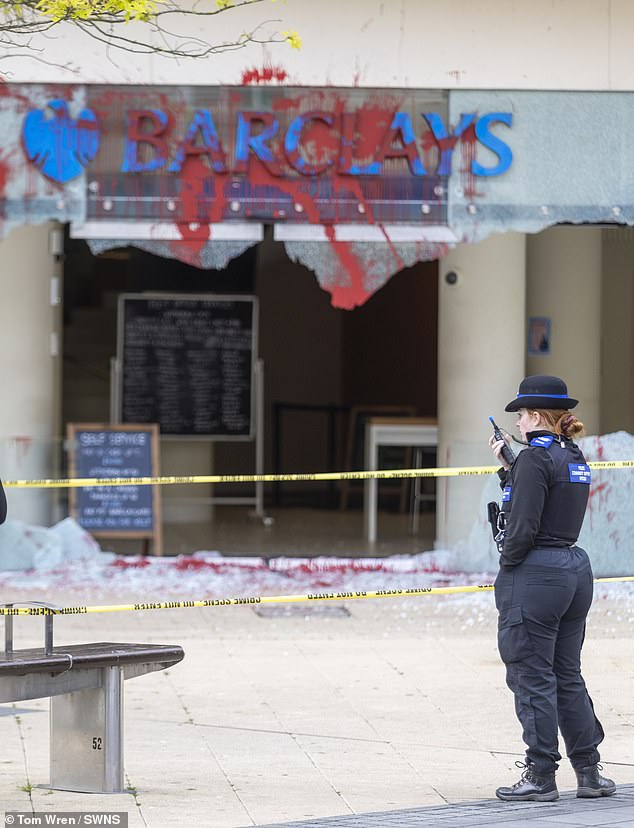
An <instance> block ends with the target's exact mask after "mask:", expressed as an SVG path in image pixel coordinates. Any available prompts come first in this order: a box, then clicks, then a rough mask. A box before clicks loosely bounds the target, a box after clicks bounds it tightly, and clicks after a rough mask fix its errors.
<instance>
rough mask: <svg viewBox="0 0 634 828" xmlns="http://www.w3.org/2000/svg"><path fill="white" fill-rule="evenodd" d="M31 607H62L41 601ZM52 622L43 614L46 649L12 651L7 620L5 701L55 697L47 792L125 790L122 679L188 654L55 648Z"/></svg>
mask: <svg viewBox="0 0 634 828" xmlns="http://www.w3.org/2000/svg"><path fill="white" fill-rule="evenodd" d="M0 606H4V607H9V608H10V607H12V606H13V605H12V604H2V605H0ZM20 606H21V607H22V606H27V603H21V604H20ZM28 606H33V607H41V608H47V609H50V610H58V609H60V608H59V607H55V606H53V605H51V604H44V603H39V602H28ZM35 612H37V610H35ZM53 618H54V615H45V616H44V621H45V642H44V647H38V648H32V649H25V650H14V649H13V616H9V615H6V616H5V618H4V620H5V651H4V653H2V652H0V702H17V701H26V700H27V699H42V698H50V700H51V701H50V784H48V785H44V786H42V787H46V788H53V789H57V790H65V791H80V792H85V793H124V792H125V791H126V789H125V787H124V774H123V681H124V679H131V678H136V677H137V676H142V675H144V674H145V673H151V672H153V671H154V670H163V669H165V668H166V667H171V666H172V665H173V664H177V663H178V662H179V661H181V660H182V658H183V656H184V653H183V649H182V647H179V646H175V645H165V644H113V643H110V642H100V643H96V644H74V645H72V646H68V647H54V646H53Z"/></svg>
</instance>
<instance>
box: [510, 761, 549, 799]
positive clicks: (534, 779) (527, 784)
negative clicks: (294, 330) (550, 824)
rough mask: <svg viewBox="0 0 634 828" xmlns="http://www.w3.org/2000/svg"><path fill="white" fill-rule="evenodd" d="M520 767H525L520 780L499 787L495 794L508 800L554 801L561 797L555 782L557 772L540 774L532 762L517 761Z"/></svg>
mask: <svg viewBox="0 0 634 828" xmlns="http://www.w3.org/2000/svg"><path fill="white" fill-rule="evenodd" d="M515 764H516V765H517V767H518V768H524V773H522V776H521V777H520V780H519V782H516V783H515V784H514V785H511V787H510V788H498V789H497V791H496V792H495V795H496V796H497V798H498V799H504V800H506V801H508V802H526V801H528V800H532V801H534V802H554V801H555V799H559V791H558V790H557V784H556V782H555V772H554V771H553V772H552V773H546V774H541V775H538V774H537V773H535V769H534V766H533V765H532V764H530V763H529V764H527V765H525V764H524V763H523V762H516V763H515Z"/></svg>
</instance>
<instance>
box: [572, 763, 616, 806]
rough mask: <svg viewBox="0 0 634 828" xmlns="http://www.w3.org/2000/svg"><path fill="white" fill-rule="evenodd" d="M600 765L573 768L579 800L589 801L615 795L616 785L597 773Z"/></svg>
mask: <svg viewBox="0 0 634 828" xmlns="http://www.w3.org/2000/svg"><path fill="white" fill-rule="evenodd" d="M600 770H603V768H602V767H601V765H588V767H587V768H579V769H578V770H577V768H575V773H576V774H577V796H578V797H580V798H581V799H591V798H594V797H596V796H612V794H613V793H616V785H615V784H614V782H613V781H612V780H611V779H606V778H605V776H601V774H600V773H599V771H600Z"/></svg>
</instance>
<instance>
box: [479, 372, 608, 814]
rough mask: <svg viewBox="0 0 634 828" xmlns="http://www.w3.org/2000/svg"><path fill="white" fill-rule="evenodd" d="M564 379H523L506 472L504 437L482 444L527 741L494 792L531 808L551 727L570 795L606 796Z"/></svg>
mask: <svg viewBox="0 0 634 828" xmlns="http://www.w3.org/2000/svg"><path fill="white" fill-rule="evenodd" d="M577 402H578V401H577V400H574V399H572V398H571V397H569V396H568V390H567V388H566V384H565V383H564V381H563V380H561V379H559V378H558V377H551V376H531V377H526V379H524V380H523V381H522V382H521V384H520V387H519V393H518V394H517V397H516V398H515V399H514V400H512V401H511V402H510V403H509V404H508V405H507V406H506V409H505V410H506V411H515V412H517V415H518V422H517V427H518V429H519V432H520V434H521V437H522V441H523V442H525V443H527V448H526V449H525V450H524V451H521V452H519V454H518V456H517V459H516V460H515V461H514V462H513V465H512V466H509V465H508V464H507V463H506V462H505V461H504V459H503V458H502V457H501V456H500V452H501V449H502V447H503V446H504V443H503V441H501V440H496V439H495V437H492V438H491V440H490V441H489V443H490V445H491V448H492V449H493V452H494V453H495V455H496V457H498V459H499V460H500V462H502V464H503V468H502V469H500V470H499V472H498V474H499V476H500V479H501V487H502V489H503V495H502V511H503V512H504V515H505V518H506V520H505V529H504V532H503V541H502V545H501V555H500V571H499V573H498V576H497V578H496V581H495V602H496V606H497V609H498V613H499V631H498V647H499V651H500V656H501V658H502V661H503V662H504V664H505V665H506V681H507V684H508V686H509V687H510V689H511V690H512V691H513V693H514V695H515V710H516V713H517V717H518V719H519V720H520V724H521V725H522V728H523V738H524V742H525V743H526V745H527V750H526V763H525V764H522V763H519V765H520V766H521V767H523V768H524V772H523V773H522V776H521V778H520V780H519V781H518V782H517V783H515V784H514V785H512V786H511V787H502V788H498V789H497V791H496V792H495V793H496V796H497V797H498V798H499V799H504V800H512V801H522V800H538V801H540V802H544V801H547V802H548V801H551V800H555V799H557V798H558V797H559V793H558V791H557V785H556V783H555V771H556V770H557V768H558V765H557V762H558V761H559V760H560V759H561V755H560V753H559V751H558V742H557V727H558V726H559V729H560V730H561V733H562V736H563V738H564V742H565V744H566V751H567V754H568V758H569V759H570V762H571V764H572V766H573V768H574V770H575V773H576V775H577V796H579V797H598V796H610V795H611V794H613V793H614V792H615V790H616V786H615V784H614V782H612V781H611V780H610V779H605V778H604V777H602V776H601V775H600V774H599V770H601V767H600V766H599V765H598V761H599V752H598V750H597V745H599V743H600V742H601V741H602V740H603V736H604V733H603V728H602V727H601V724H600V722H599V720H598V719H597V718H596V716H595V715H594V708H593V706H592V701H591V699H590V696H589V695H588V691H587V690H586V686H585V683H584V681H583V678H582V676H581V661H580V654H581V646H582V644H583V638H584V632H585V624H586V616H587V614H588V610H589V609H590V604H591V603H592V584H593V576H592V569H591V567H590V562H589V560H588V556H587V555H586V553H585V551H584V550H583V549H581V548H579V547H578V546H576V545H575V542H576V540H577V538H578V536H579V531H580V530H581V524H582V522H583V516H584V513H585V509H586V505H587V502H588V490H589V483H590V469H589V468H588V466H587V464H586V461H585V458H584V456H583V454H582V453H581V450H580V449H579V448H578V446H576V445H575V443H574V442H573V441H572V438H573V437H576V436H577V435H578V434H580V433H582V432H583V423H581V422H579V420H578V419H577V418H576V417H575V416H574V414H571V413H570V409H571V408H574V407H575V406H576V405H577Z"/></svg>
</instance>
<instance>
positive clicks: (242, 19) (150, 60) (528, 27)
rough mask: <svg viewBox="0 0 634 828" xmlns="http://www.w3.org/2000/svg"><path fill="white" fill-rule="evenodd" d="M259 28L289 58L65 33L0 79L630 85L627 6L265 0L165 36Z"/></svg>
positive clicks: (259, 50)
mask: <svg viewBox="0 0 634 828" xmlns="http://www.w3.org/2000/svg"><path fill="white" fill-rule="evenodd" d="M190 2H191V0H190ZM210 5H213V4H212V3H210ZM271 20H273V21H278V22H269V23H264V25H263V26H262V28H261V30H260V32H259V36H261V37H267V36H269V35H272V34H274V33H275V32H278V33H279V32H281V31H284V30H297V31H298V32H299V33H300V35H301V37H302V39H303V44H304V45H303V48H302V49H301V51H296V50H293V49H291V48H290V47H289V46H287V45H286V44H283V43H282V44H274V45H264V46H258V45H254V46H247V47H245V48H243V49H239V50H237V51H234V52H230V53H224V54H220V55H216V56H212V57H210V58H208V59H205V60H201V61H193V60H190V61H188V60H181V61H179V62H178V63H176V62H175V61H174V60H170V59H166V58H158V57H156V56H149V57H147V56H140V55H134V56H132V55H126V54H125V53H122V54H117V53H116V52H115V51H113V50H110V52H109V53H108V56H107V58H106V56H105V50H104V49H105V47H103V46H102V45H101V44H99V43H96V42H95V41H91V40H89V39H87V38H86V37H82V36H79V35H78V34H77V33H76V32H74V30H72V29H71V28H70V27H68V26H66V27H64V28H62V27H60V28H57V29H55V30H54V32H53V33H52V34H49V35H48V36H47V38H46V40H42V39H39V40H38V38H33V46H34V47H38V48H39V47H43V48H44V49H45V56H46V62H38V61H37V60H25V59H24V58H19V57H18V58H9V59H5V60H4V61H3V71H5V72H6V73H8V74H10V79H11V81H12V82H14V83H17V82H20V81H27V80H28V81H41V82H56V81H64V82H67V83H81V82H83V81H85V82H90V83H134V84H137V83H166V84H194V85H205V84H240V83H241V77H242V74H243V72H244V71H245V70H246V69H250V68H253V67H255V68H258V67H260V68H261V67H262V66H263V65H266V64H274V65H276V66H281V67H283V68H284V70H285V71H286V72H287V74H288V83H290V84H307V85H317V86H323V85H328V86H330V85H338V86H379V87H384V86H392V87H412V88H417V87H418V88H423V89H432V88H435V89H458V88H463V89H498V88H504V89H596V90H607V89H610V90H627V89H632V83H633V82H634V71H633V70H634V52H633V50H632V47H631V33H632V31H633V30H634V5H633V4H632V3H631V0H530V1H529V0H515V1H514V2H509V0H487V2H486V3H485V2H474V1H473V0H443V2H440V3H439V2H437V0H390V1H389V2H385V0H352V2H348V3H341V2H339V0H320V2H306V0H288V2H286V3H282V2H276V3H275V4H274V5H273V4H272V3H270V2H268V0H265V2H262V3H256V4H254V5H253V6H251V7H247V8H244V9H239V10H233V11H231V12H229V13H228V14H222V15H217V16H215V17H213V18H211V19H210V21H209V23H207V24H206V25H205V24H204V22H201V19H200V18H198V19H197V20H196V21H195V23H193V24H192V23H191V22H187V21H184V20H179V21H178V23H177V28H178V30H179V31H180V32H181V33H182V34H183V35H191V36H194V37H200V38H202V39H204V40H209V39H211V40H213V41H214V42H215V43H218V42H221V41H223V40H226V39H234V38H237V37H239V36H240V34H241V33H242V32H243V31H245V30H251V29H253V28H254V27H255V26H257V25H258V24H261V23H263V21H271ZM135 25H138V24H134V25H133V26H131V27H129V28H128V29H127V30H125V35H126V36H129V37H134V36H135V31H136V30H135V28H134V26H135ZM138 31H139V32H142V29H139V30H138ZM325 31H327V35H328V36H327V37H324V32H325ZM69 54H70V55H72V56H73V57H72V58H71V60H70V62H69V58H68V55H69Z"/></svg>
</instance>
